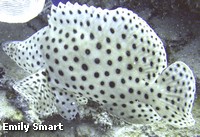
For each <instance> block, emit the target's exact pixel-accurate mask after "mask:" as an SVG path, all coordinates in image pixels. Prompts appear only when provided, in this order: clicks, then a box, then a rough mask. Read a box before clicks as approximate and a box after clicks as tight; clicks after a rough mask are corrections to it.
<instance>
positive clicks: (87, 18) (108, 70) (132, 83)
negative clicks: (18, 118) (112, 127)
mask: <svg viewBox="0 0 200 137" xmlns="http://www.w3.org/2000/svg"><path fill="white" fill-rule="evenodd" d="M31 47H32V48H31ZM3 49H4V51H5V52H6V53H7V54H8V55H9V56H10V57H11V58H12V59H14V60H15V61H16V63H17V64H18V65H19V66H21V67H22V68H24V69H25V70H27V71H29V72H35V73H36V74H37V71H38V69H39V70H40V69H41V68H43V69H45V71H46V72H45V77H47V79H48V82H47V83H46V84H47V85H49V87H51V89H52V91H51V92H53V93H54V95H55V98H57V101H56V103H57V104H58V105H57V106H58V108H59V109H60V112H61V111H62V113H61V115H62V116H63V117H65V118H67V119H72V118H74V117H75V114H76V113H77V112H78V110H77V107H76V101H75V99H74V96H73V93H75V94H79V96H80V95H81V96H82V97H83V98H87V99H91V100H93V101H96V102H98V103H100V104H102V106H103V107H104V108H105V109H106V110H107V111H108V112H109V113H111V114H113V115H116V116H118V117H120V118H122V119H124V120H126V121H127V122H130V123H141V124H146V123H152V122H155V121H158V120H160V119H163V120H164V121H165V122H166V123H168V124H171V125H174V126H177V127H188V126H192V125H194V123H195V121H194V119H193V117H192V114H191V110H192V106H193V102H194V95H195V91H196V89H195V79H194V76H193V73H192V71H191V70H190V68H189V67H188V66H187V65H186V64H184V63H183V62H180V61H178V62H175V63H173V64H172V65H170V66H169V67H167V61H166V53H165V50H164V47H163V43H162V41H161V40H160V39H159V37H158V36H157V35H156V34H155V32H154V31H153V30H152V29H151V28H150V27H149V25H148V24H147V23H146V22H145V21H144V20H142V19H141V18H140V17H138V16H137V15H136V14H134V13H133V12H132V11H129V10H127V9H123V8H117V9H115V10H107V9H105V10H102V9H101V8H95V7H88V6H86V5H83V6H80V5H78V4H77V3H76V4H74V5H73V4H71V3H69V2H68V3H67V4H66V5H64V4H62V3H60V4H59V5H58V7H55V6H52V9H51V15H50V17H49V25H48V26H47V27H45V28H44V29H42V30H40V31H39V32H38V33H36V34H34V35H33V36H32V37H30V38H29V39H27V40H25V41H22V42H18V43H17V44H16V43H15V42H11V43H7V44H4V46H3ZM11 49H12V50H13V49H14V51H16V52H15V54H13V53H11V52H10V50H11ZM25 51H28V52H27V53H28V54H30V55H27V54H26V55H22V53H23V52H25ZM36 51H37V54H36ZM29 52H30V53H29ZM19 56H20V58H19ZM31 56H39V57H38V58H31ZM27 58H28V59H27ZM21 60H23V62H21ZM38 61H39V63H37V62H38ZM27 64H29V65H27ZM30 64H34V67H30V66H31V65H30ZM35 66H36V67H35ZM166 67H167V68H166ZM34 75H35V74H34ZM31 76H32V75H31ZM34 78H35V79H36V81H37V79H40V77H34ZM22 81H23V80H22ZM30 86H31V85H30ZM15 87H17V88H15ZM14 88H15V89H16V90H17V91H18V92H20V93H22V92H25V90H24V89H23V83H18V84H16V85H15V86H14ZM69 94H70V96H69ZM65 98H68V99H69V98H70V99H71V100H70V101H71V102H72V103H71V104H73V105H71V106H70V105H69V104H70V103H69V104H68V106H67V105H66V102H65V101H64V100H66V99H65ZM62 102H64V103H62ZM67 107H69V108H70V109H67ZM67 110H68V111H67ZM69 110H70V111H69ZM40 111H42V110H40ZM68 112H69V113H68ZM71 112H73V113H71Z"/></svg>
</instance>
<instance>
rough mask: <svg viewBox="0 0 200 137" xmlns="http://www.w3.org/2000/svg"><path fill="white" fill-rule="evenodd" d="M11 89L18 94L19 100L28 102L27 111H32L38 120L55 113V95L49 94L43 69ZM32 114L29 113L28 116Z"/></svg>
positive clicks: (49, 90) (49, 89)
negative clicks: (22, 99)
mask: <svg viewBox="0 0 200 137" xmlns="http://www.w3.org/2000/svg"><path fill="white" fill-rule="evenodd" d="M13 88H14V89H15V90H16V91H17V92H18V93H19V94H20V96H21V98H24V99H25V101H26V102H28V104H29V108H27V110H29V109H30V110H32V111H33V112H35V113H36V114H37V115H38V116H39V117H40V118H43V117H46V116H49V115H51V114H53V113H54V112H56V111H57V110H56V107H55V104H54V102H53V100H55V95H54V94H53V93H52V92H51V87H50V86H49V84H48V80H47V77H46V72H45V70H44V69H41V70H40V71H38V72H37V73H34V74H32V75H30V76H28V77H26V78H25V79H23V80H21V81H19V82H17V84H15V85H14V86H13ZM22 106H23V105H22ZM33 112H30V115H31V113H33Z"/></svg>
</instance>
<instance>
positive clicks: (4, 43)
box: [0, 41, 11, 51]
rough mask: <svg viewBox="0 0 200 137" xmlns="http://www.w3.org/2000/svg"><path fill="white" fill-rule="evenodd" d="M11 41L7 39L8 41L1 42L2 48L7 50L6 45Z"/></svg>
mask: <svg viewBox="0 0 200 137" xmlns="http://www.w3.org/2000/svg"><path fill="white" fill-rule="evenodd" d="M9 43H11V41H6V42H2V43H0V45H1V48H2V49H3V51H5V49H6V47H7V46H8V44H9Z"/></svg>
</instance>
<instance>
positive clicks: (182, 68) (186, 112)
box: [154, 61, 196, 127]
mask: <svg viewBox="0 0 200 137" xmlns="http://www.w3.org/2000/svg"><path fill="white" fill-rule="evenodd" d="M155 82H156V83H157V84H156V87H157V90H158V92H156V94H155V96H156V98H159V99H157V100H156V101H159V102H155V103H154V108H155V110H156V111H157V112H158V114H159V115H160V116H161V117H162V119H163V120H164V121H165V122H166V123H169V124H170V125H173V126H176V127H189V126H192V125H194V124H195V120H194V119H193V116H192V113H191V111H192V107H193V102H194V99H195V91H196V87H195V78H194V76H193V73H192V71H191V70H190V68H189V67H188V66H187V65H186V64H185V63H183V62H180V61H178V62H175V63H173V64H172V65H170V66H169V67H168V68H167V69H165V70H164V71H163V72H162V74H161V76H160V77H158V79H157V80H156V81H155Z"/></svg>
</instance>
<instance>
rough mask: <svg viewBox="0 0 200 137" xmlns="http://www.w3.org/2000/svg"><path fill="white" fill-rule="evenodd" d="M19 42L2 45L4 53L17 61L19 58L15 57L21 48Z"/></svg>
mask: <svg viewBox="0 0 200 137" xmlns="http://www.w3.org/2000/svg"><path fill="white" fill-rule="evenodd" d="M18 43H19V41H8V42H4V43H2V49H3V51H4V52H5V53H6V54H7V55H8V56H9V57H10V58H11V59H13V60H16V61H17V58H15V55H16V54H17V48H18V46H20V44H18Z"/></svg>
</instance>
